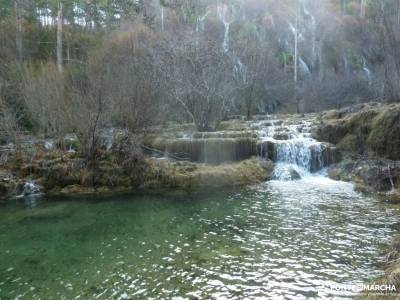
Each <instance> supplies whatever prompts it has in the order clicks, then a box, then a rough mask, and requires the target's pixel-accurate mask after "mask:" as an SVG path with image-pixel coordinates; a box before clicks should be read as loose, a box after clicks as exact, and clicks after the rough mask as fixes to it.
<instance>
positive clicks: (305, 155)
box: [257, 120, 335, 180]
mask: <svg viewBox="0 0 400 300" xmlns="http://www.w3.org/2000/svg"><path fill="white" fill-rule="evenodd" d="M311 127H312V122H311V121H302V122H300V123H299V124H295V125H293V124H290V125H289V124H285V123H284V122H283V121H278V120H277V121H274V122H267V123H266V124H264V125H263V124H261V125H260V124H259V128H260V129H259V130H258V131H257V136H258V138H259V142H258V144H257V153H258V156H259V157H261V158H264V159H270V160H272V161H274V162H275V163H276V167H275V170H274V178H275V179H279V180H292V179H300V178H301V177H304V176H308V175H310V173H314V172H317V171H319V170H321V169H322V168H324V167H326V166H328V165H329V164H331V163H332V162H333V161H334V160H335V151H334V150H335V149H334V148H333V147H331V146H330V145H328V144H326V143H321V142H318V141H317V140H315V139H313V138H312V137H311V133H310V131H311Z"/></svg>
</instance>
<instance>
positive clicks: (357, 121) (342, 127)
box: [315, 104, 400, 160]
mask: <svg viewBox="0 0 400 300" xmlns="http://www.w3.org/2000/svg"><path fill="white" fill-rule="evenodd" d="M321 121H322V124H321V125H320V126H319V128H318V130H317V131H316V133H315V135H316V137H317V138H319V139H320V140H323V141H328V142H331V143H333V144H336V145H337V146H338V148H339V149H340V150H342V151H347V152H350V153H355V154H362V155H370V156H371V155H375V156H380V157H383V158H388V159H393V160H398V159H400V105H398V104H394V105H381V106H372V105H366V106H365V107H364V108H362V109H361V110H359V111H356V112H351V110H350V112H342V111H329V112H326V113H324V114H322V115H321Z"/></svg>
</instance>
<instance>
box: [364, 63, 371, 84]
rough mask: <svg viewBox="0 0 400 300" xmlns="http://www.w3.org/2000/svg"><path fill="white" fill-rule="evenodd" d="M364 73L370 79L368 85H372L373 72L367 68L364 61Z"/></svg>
mask: <svg viewBox="0 0 400 300" xmlns="http://www.w3.org/2000/svg"><path fill="white" fill-rule="evenodd" d="M363 71H364V72H365V75H366V76H367V79H368V85H369V86H370V85H372V76H371V70H370V69H369V68H368V67H367V63H366V62H365V60H364V64H363Z"/></svg>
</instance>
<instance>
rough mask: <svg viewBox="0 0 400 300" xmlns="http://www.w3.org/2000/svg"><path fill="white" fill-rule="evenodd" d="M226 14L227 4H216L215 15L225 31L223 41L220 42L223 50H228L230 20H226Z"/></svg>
mask: <svg viewBox="0 0 400 300" xmlns="http://www.w3.org/2000/svg"><path fill="white" fill-rule="evenodd" d="M227 14H228V6H227V5H226V4H221V5H218V7H217V15H218V19H219V20H220V21H221V22H222V23H223V24H224V28H225V32H224V41H223V43H222V47H223V49H224V51H225V52H228V51H229V29H230V26H231V23H232V21H228V20H227Z"/></svg>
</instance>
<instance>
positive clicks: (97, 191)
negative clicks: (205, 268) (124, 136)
mask: <svg viewBox="0 0 400 300" xmlns="http://www.w3.org/2000/svg"><path fill="white" fill-rule="evenodd" d="M112 157H113V156H112V152H106V153H104V157H103V159H101V160H99V161H98V162H97V164H96V168H95V169H92V170H91V169H89V168H88V167H87V166H86V165H85V162H84V159H83V158H82V157H80V156H79V154H77V153H62V152H61V151H57V150H56V151H47V152H46V151H43V152H42V153H41V154H40V155H36V156H35V157H33V158H30V159H29V161H26V160H25V159H21V160H19V162H18V165H17V163H16V162H15V160H16V159H15V158H13V159H11V160H10V161H9V162H8V163H7V164H6V165H4V166H3V168H2V169H1V172H0V200H1V201H3V202H4V201H6V200H7V199H10V198H13V197H16V196H23V195H25V196H26V195H30V194H35V193H45V194H48V195H50V196H74V195H112V194H115V193H124V192H131V191H144V192H147V193H165V192H171V191H173V192H182V193H197V192H201V191H202V190H203V189H207V190H208V191H209V190H210V189H211V190H212V189H225V188H227V189H228V188H232V187H240V186H245V185H251V184H256V183H260V182H262V181H264V180H267V179H268V178H269V176H270V174H271V172H272V168H273V166H272V163H270V162H262V161H260V160H258V159H257V158H249V159H246V160H243V161H240V162H231V163H224V164H221V165H206V164H200V163H192V162H189V161H172V160H166V159H156V158H150V157H148V158H145V157H143V159H142V160H140V161H136V162H135V163H134V164H133V165H131V166H129V168H127V167H124V166H123V165H121V164H119V163H118V162H116V161H114V160H113V158H112Z"/></svg>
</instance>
